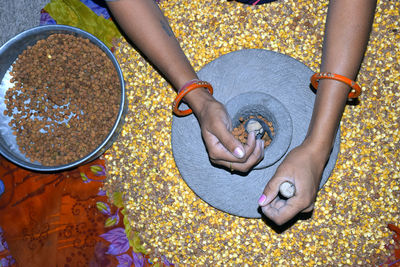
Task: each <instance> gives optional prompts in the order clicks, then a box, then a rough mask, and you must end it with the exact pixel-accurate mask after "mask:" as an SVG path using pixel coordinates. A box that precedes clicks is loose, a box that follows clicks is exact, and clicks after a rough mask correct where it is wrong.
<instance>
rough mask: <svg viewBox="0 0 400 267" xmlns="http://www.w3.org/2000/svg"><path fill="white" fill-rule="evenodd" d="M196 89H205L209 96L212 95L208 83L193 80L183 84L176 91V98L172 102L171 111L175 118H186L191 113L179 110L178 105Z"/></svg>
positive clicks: (190, 111)
mask: <svg viewBox="0 0 400 267" xmlns="http://www.w3.org/2000/svg"><path fill="white" fill-rule="evenodd" d="M197 88H207V89H208V92H209V93H210V94H213V88H212V86H211V84H210V83H208V82H205V81H200V80H198V79H194V80H191V81H188V82H187V83H185V84H184V85H183V86H182V88H181V89H179V90H178V95H177V96H176V98H175V100H174V102H173V103H172V110H173V112H174V113H175V115H177V116H186V115H189V114H191V113H192V110H191V109H186V110H180V109H179V108H178V107H179V104H180V103H181V101H182V99H183V97H184V96H185V95H187V94H188V93H189V92H191V91H193V90H194V89H197Z"/></svg>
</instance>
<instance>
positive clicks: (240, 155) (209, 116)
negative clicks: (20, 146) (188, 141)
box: [185, 89, 264, 172]
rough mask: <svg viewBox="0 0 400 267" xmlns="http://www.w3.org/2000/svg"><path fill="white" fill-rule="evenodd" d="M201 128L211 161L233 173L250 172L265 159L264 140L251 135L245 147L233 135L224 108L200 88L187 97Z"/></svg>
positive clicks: (230, 123) (229, 120) (186, 99)
mask: <svg viewBox="0 0 400 267" xmlns="http://www.w3.org/2000/svg"><path fill="white" fill-rule="evenodd" d="M185 101H188V102H189V105H190V107H191V108H192V110H193V112H194V114H195V116H196V118H197V120H198V121H199V124H200V127H201V134H202V137H203V140H204V143H205V145H206V148H207V151H208V156H209V158H210V161H211V162H212V163H214V164H217V165H221V166H225V167H226V168H228V169H230V170H231V171H233V170H235V171H240V172H247V171H249V170H250V169H251V168H252V167H253V166H254V165H256V164H257V163H259V162H260V161H261V160H262V159H263V157H264V141H262V140H256V138H255V135H254V134H253V133H251V134H249V136H248V139H247V144H245V145H243V144H242V143H241V142H240V141H239V140H237V139H236V138H235V137H234V136H233V135H232V133H231V132H232V122H231V119H230V118H229V115H228V113H227V112H226V109H225V107H224V105H222V104H221V103H220V102H218V101H217V100H215V99H214V98H213V97H212V96H211V95H210V94H209V93H208V92H207V91H206V90H203V89H197V90H194V91H193V92H191V93H189V94H188V95H187V97H185Z"/></svg>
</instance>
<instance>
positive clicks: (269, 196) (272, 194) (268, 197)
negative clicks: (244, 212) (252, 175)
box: [258, 177, 281, 207]
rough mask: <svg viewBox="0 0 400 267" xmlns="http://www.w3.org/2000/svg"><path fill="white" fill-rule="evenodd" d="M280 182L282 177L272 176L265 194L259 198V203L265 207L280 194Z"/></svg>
mask: <svg viewBox="0 0 400 267" xmlns="http://www.w3.org/2000/svg"><path fill="white" fill-rule="evenodd" d="M280 183H281V179H279V178H277V177H272V179H271V180H269V182H268V183H267V185H266V186H265V188H264V192H263V194H262V195H261V196H260V198H259V199H258V205H260V206H262V207H263V206H266V205H268V204H269V203H271V202H272V200H274V199H275V198H276V197H277V196H278V193H279V186H280Z"/></svg>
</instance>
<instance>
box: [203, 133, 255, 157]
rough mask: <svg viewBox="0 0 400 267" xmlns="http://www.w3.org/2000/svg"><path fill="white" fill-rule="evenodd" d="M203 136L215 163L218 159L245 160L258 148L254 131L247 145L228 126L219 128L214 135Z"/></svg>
mask: <svg viewBox="0 0 400 267" xmlns="http://www.w3.org/2000/svg"><path fill="white" fill-rule="evenodd" d="M203 136H204V141H205V142H206V145H207V148H208V155H209V156H210V158H211V159H212V160H213V161H214V162H215V163H216V162H217V161H227V162H245V161H247V160H248V158H249V157H250V155H251V154H252V153H253V152H254V149H255V148H256V138H255V135H254V133H252V134H249V135H248V138H247V143H246V144H245V145H243V144H242V143H241V142H240V141H239V140H237V139H236V138H235V137H234V136H233V135H232V133H231V132H229V131H228V130H227V129H226V128H222V129H219V130H218V131H216V132H214V133H213V134H212V135H211V134H210V133H208V134H204V135H203Z"/></svg>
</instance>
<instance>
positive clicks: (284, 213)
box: [261, 197, 299, 225]
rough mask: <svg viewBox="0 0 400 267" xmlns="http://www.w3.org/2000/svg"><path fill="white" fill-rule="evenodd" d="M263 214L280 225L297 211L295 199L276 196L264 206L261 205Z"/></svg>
mask: <svg viewBox="0 0 400 267" xmlns="http://www.w3.org/2000/svg"><path fill="white" fill-rule="evenodd" d="M261 210H262V212H263V213H264V215H265V216H267V217H268V218H270V219H271V220H272V221H274V222H275V223H276V224H277V225H282V224H284V223H286V222H287V221H289V220H290V219H292V218H293V217H294V216H295V215H296V214H298V213H299V211H298V207H297V206H296V205H295V200H293V198H290V199H288V200H284V199H281V198H279V197H276V198H275V199H273V200H272V202H271V203H270V204H268V205H266V206H263V207H261Z"/></svg>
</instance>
